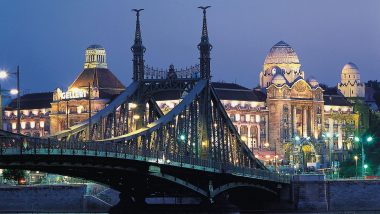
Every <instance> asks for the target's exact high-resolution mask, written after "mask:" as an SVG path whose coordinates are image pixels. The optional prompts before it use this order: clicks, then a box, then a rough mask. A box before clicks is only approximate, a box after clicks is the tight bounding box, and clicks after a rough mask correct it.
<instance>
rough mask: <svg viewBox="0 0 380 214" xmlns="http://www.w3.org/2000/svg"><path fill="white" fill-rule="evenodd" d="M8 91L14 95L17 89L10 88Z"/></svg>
mask: <svg viewBox="0 0 380 214" xmlns="http://www.w3.org/2000/svg"><path fill="white" fill-rule="evenodd" d="M9 93H10V94H12V95H16V94H18V90H17V89H11V90H10V91H9Z"/></svg>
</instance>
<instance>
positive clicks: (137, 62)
mask: <svg viewBox="0 0 380 214" xmlns="http://www.w3.org/2000/svg"><path fill="white" fill-rule="evenodd" d="M143 10H144V9H133V10H132V11H134V12H136V31H135V41H134V44H133V45H132V47H131V51H132V53H133V77H132V79H133V81H134V82H138V84H139V87H138V88H139V89H138V91H137V100H136V115H134V118H135V120H136V123H135V126H136V127H135V129H136V130H137V129H139V128H141V127H143V126H144V121H145V104H144V103H145V101H144V100H143V97H144V96H143V93H144V92H143V90H142V89H143V84H144V83H143V81H144V67H145V66H144V53H145V50H146V48H145V47H144V45H143V44H142V37H141V30H140V12H141V11H143Z"/></svg>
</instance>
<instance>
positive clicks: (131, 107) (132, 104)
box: [129, 103, 137, 109]
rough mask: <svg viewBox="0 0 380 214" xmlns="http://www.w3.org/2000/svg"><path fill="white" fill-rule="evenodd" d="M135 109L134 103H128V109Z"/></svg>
mask: <svg viewBox="0 0 380 214" xmlns="http://www.w3.org/2000/svg"><path fill="white" fill-rule="evenodd" d="M136 107H137V104H136V103H129V109H134V108H136Z"/></svg>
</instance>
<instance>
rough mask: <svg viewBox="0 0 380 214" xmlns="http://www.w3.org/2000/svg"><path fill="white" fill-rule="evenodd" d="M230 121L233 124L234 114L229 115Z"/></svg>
mask: <svg viewBox="0 0 380 214" xmlns="http://www.w3.org/2000/svg"><path fill="white" fill-rule="evenodd" d="M230 119H231V121H232V122H235V114H231V115H230Z"/></svg>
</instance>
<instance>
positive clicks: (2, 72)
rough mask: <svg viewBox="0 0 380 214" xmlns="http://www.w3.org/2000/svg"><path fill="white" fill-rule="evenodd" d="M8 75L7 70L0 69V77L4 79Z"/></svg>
mask: <svg viewBox="0 0 380 214" xmlns="http://www.w3.org/2000/svg"><path fill="white" fill-rule="evenodd" d="M7 77H8V72H6V71H0V79H5V78H7Z"/></svg>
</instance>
